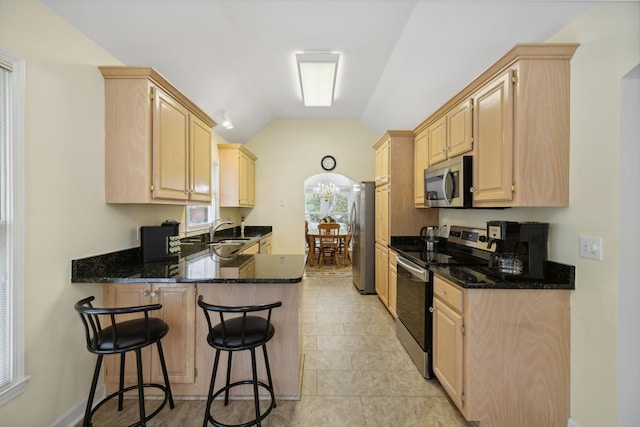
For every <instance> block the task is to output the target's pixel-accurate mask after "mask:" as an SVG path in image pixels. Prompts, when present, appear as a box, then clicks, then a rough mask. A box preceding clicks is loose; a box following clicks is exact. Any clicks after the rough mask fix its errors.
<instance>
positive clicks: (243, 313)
mask: <svg viewBox="0 0 640 427" xmlns="http://www.w3.org/2000/svg"><path fill="white" fill-rule="evenodd" d="M198 305H199V306H200V307H202V310H203V311H204V315H205V317H206V319H207V324H208V326H209V333H208V334H207V342H208V343H209V345H210V346H211V347H213V348H215V349H216V356H215V360H214V362H213V372H212V373H211V385H210V386H209V395H208V397H207V406H206V407H205V414H204V424H203V426H204V427H207V425H208V423H209V422H211V423H213V425H215V426H218V427H248V426H252V425H257V426H260V422H261V421H262V420H263V419H265V417H266V416H267V415H269V413H270V412H271V410H272V409H273V408H275V407H276V398H275V394H274V392H273V381H272V380H271V370H270V369H269V358H268V356H267V346H266V344H267V342H268V341H269V340H270V339H271V338H272V337H273V335H274V334H275V332H276V329H275V328H274V326H273V325H272V324H271V311H272V310H273V309H274V308H276V307H280V306H281V305H282V302H281V301H278V302H274V303H271V304H263V305H253V306H245V307H223V306H217V305H212V304H207V303H206V302H204V301H203V298H202V295H200V296H199V297H198ZM210 311H211V312H216V313H218V314H219V317H220V323H218V324H217V325H215V326H212V323H211V318H210V317H209V312H210ZM260 311H262V312H266V313H267V317H266V318H263V317H259V316H254V315H251V316H248V315H247V313H255V312H260ZM259 346H262V352H263V354H264V364H265V367H266V371H267V382H268V383H267V384H265V383H264V382H262V381H258V374H257V369H256V352H255V349H256V347H259ZM242 350H249V351H250V352H251V369H252V372H253V378H252V379H251V380H241V381H236V382H234V383H230V381H231V358H232V355H233V352H235V351H242ZM220 351H227V352H228V353H229V357H228V361H227V380H226V383H225V386H224V387H222V388H220V389H219V390H217V391H215V392H214V383H215V381H216V374H217V372H218V362H219V360H220ZM243 384H252V385H253V399H254V404H255V411H256V418H255V419H254V420H251V421H248V422H246V423H243V424H223V423H221V422H219V421H217V420H216V419H215V418H213V416H212V415H211V404H212V402H213V400H214V399H215V398H216V397H217V396H218V395H220V394H221V393H223V392H224V404H225V406H226V405H227V404H228V403H229V390H230V389H231V388H232V387H236V386H239V385H243ZM258 386H260V387H262V388H264V389H266V390H267V391H268V392H269V394H270V395H271V402H270V403H269V407H268V408H267V409H266V410H265V411H264V412H263V413H262V414H261V413H260V403H259V395H258Z"/></svg>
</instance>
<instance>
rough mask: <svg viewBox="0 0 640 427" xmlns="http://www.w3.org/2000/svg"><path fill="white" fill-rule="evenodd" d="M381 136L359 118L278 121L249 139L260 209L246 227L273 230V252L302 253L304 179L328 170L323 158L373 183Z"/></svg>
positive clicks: (249, 214) (249, 217)
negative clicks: (327, 158) (258, 226)
mask: <svg viewBox="0 0 640 427" xmlns="http://www.w3.org/2000/svg"><path fill="white" fill-rule="evenodd" d="M379 136H380V135H375V134H374V133H373V132H372V131H371V130H370V129H368V128H367V127H365V126H364V125H363V124H362V123H361V122H359V121H356V120H277V121H274V122H272V123H271V124H269V125H268V126H267V127H265V128H264V129H263V130H262V131H261V132H260V133H258V134H257V135H256V136H255V137H253V138H252V139H251V140H250V141H248V142H247V143H246V144H245V145H246V147H247V148H248V149H249V150H251V152H252V153H254V154H255V155H256V156H257V157H258V160H257V161H256V207H255V208H254V209H246V210H244V211H246V214H247V224H248V225H272V226H273V241H272V246H273V252H274V253H281V254H291V253H300V254H301V253H304V181H305V180H306V179H307V178H308V177H310V176H313V175H316V174H319V173H322V172H324V170H323V169H322V168H321V167H320V160H321V159H322V157H324V156H325V155H332V156H333V157H335V159H336V164H337V166H336V168H335V169H334V170H333V171H332V172H334V173H339V174H342V175H345V176H347V177H349V178H351V179H353V180H354V181H366V180H369V181H371V180H373V179H374V176H375V170H374V169H375V151H374V150H373V148H372V147H373V144H375V142H376V141H377V139H378V137H379Z"/></svg>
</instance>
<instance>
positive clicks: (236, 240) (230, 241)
mask: <svg viewBox="0 0 640 427" xmlns="http://www.w3.org/2000/svg"><path fill="white" fill-rule="evenodd" d="M249 240H251V239H250V238H248V237H237V238H233V239H222V240H219V241H217V242H215V243H219V244H222V245H229V244H244V243H247V242H248V241H249Z"/></svg>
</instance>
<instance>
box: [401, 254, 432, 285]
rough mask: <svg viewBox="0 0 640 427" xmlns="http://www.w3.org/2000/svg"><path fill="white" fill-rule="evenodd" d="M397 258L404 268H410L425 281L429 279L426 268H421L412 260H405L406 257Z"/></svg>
mask: <svg viewBox="0 0 640 427" xmlns="http://www.w3.org/2000/svg"><path fill="white" fill-rule="evenodd" d="M396 260H397V263H398V264H399V265H400V266H401V267H402V268H404V269H406V270H408V271H409V272H410V273H411V274H413V275H414V276H416V277H419V278H420V279H422V281H423V282H428V281H429V279H428V276H427V270H425V269H424V268H420V267H418V266H417V265H415V264H413V263H412V262H410V261H407V260H405V259H404V258H400V257H397V258H396Z"/></svg>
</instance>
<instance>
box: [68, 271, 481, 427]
mask: <svg viewBox="0 0 640 427" xmlns="http://www.w3.org/2000/svg"><path fill="white" fill-rule="evenodd" d="M301 334H302V346H303V351H304V354H305V361H304V372H303V379H302V397H301V399H300V400H299V401H285V400H280V401H278V406H277V407H276V408H275V409H274V410H273V411H272V412H271V414H270V415H269V417H268V418H267V419H266V420H265V421H264V422H263V424H262V425H263V426H268V427H276V426H300V427H303V426H304V427H310V426H313V427H316V426H318V427H319V426H366V427H374V426H402V427H409V426H417V427H418V426H419V427H427V426H429V427H430V426H434V427H435V426H439V427H458V426H460V427H467V426H469V425H471V424H468V423H466V422H465V420H464V418H463V417H462V416H461V415H460V413H459V412H458V410H457V409H456V408H455V407H454V405H453V404H452V403H451V402H450V401H449V400H448V398H447V397H446V396H445V393H444V391H443V390H442V388H441V386H440V384H439V383H438V382H437V380H435V379H434V380H430V381H426V380H425V379H424V378H422V376H421V375H420V373H419V372H418V370H417V368H416V367H415V366H414V365H413V363H412V361H411V360H410V359H409V356H408V355H407V354H406V352H405V351H404V349H403V348H402V346H401V345H400V343H399V341H398V340H397V339H396V337H395V326H394V321H393V319H392V317H391V316H390V315H389V313H388V312H387V310H386V309H385V308H384V307H383V306H382V304H381V303H380V301H379V300H378V297H377V296H376V295H360V294H359V293H358V292H357V291H356V289H355V287H354V286H353V284H352V280H351V278H350V277H336V278H332V277H330V276H322V277H318V276H315V275H314V276H310V277H307V278H306V279H305V281H304V283H303V288H302V304H301ZM127 403H128V404H127V408H126V409H125V411H123V412H122V413H120V414H118V415H120V416H122V417H125V416H129V415H132V416H133V417H135V414H136V411H137V405H136V403H137V402H135V401H129V402H127ZM110 404H111V403H110ZM114 404H115V402H114ZM149 405H150V406H153V402H150V403H149ZM214 407H219V408H220V409H219V410H216V411H215V412H216V413H221V411H224V412H225V413H227V414H229V417H228V418H227V419H221V421H223V422H230V423H233V422H243V421H246V420H247V419H249V418H250V417H251V416H250V414H251V411H252V410H253V408H252V404H251V403H250V402H247V401H234V402H231V403H230V405H229V406H227V407H226V408H225V407H223V406H222V404H221V402H218V401H216V402H214ZM150 409H151V408H150ZM148 411H149V409H148ZM203 412H204V402H203V401H187V400H182V401H180V400H178V401H176V408H175V409H174V410H169V409H168V407H166V408H164V409H163V410H162V412H161V413H160V414H159V415H158V416H157V417H155V418H154V419H152V420H151V421H150V422H149V423H148V424H147V425H149V426H176V427H177V426H180V427H189V426H202V423H203V418H202V417H203ZM100 413H104V414H105V415H104V416H103V415H101V414H100ZM114 413H115V414H117V411H116V412H114V411H113V408H109V407H108V405H105V408H104V410H102V409H101V410H100V412H99V413H98V414H96V417H95V418H94V426H95V427H100V426H115V425H120V424H119V423H118V420H116V419H115V418H113V415H114ZM127 413H129V415H127ZM107 414H108V415H107ZM247 415H248V416H247ZM245 416H247V417H245ZM106 418H108V419H106ZM129 419H130V420H131V418H129ZM134 419H135V418H134ZM130 422H131V421H130ZM78 425H81V424H78Z"/></svg>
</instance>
